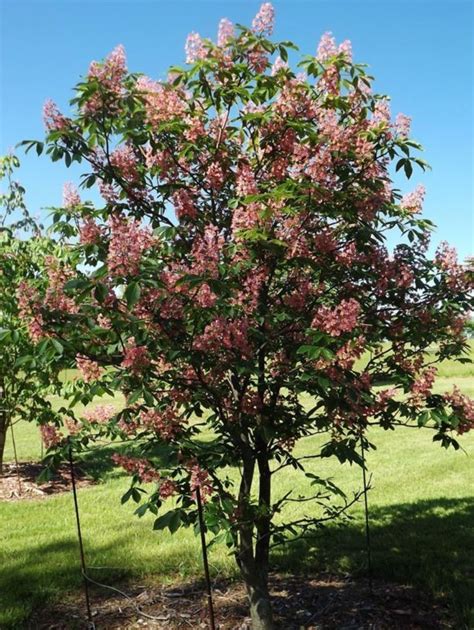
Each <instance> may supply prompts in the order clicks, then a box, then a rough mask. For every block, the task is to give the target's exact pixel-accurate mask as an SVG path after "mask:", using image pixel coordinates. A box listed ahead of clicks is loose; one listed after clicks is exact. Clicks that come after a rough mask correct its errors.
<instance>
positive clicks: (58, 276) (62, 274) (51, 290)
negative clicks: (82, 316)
mask: <svg viewBox="0 0 474 630" xmlns="http://www.w3.org/2000/svg"><path fill="white" fill-rule="evenodd" d="M44 264H45V267H46V273H47V274H48V288H47V291H46V295H45V299H44V303H45V305H46V306H48V307H49V308H51V309H52V310H57V311H63V312H65V313H77V306H76V303H75V302H74V299H73V298H70V297H68V296H67V295H65V293H64V285H65V284H66V282H67V281H68V280H70V279H71V277H72V270H71V269H70V267H68V266H66V265H64V264H61V262H60V261H59V260H58V259H57V258H55V257H54V256H46V257H45V259H44Z"/></svg>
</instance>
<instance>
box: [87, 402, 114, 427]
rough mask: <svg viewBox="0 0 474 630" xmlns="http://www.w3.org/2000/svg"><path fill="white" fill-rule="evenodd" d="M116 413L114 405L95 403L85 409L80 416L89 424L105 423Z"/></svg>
mask: <svg viewBox="0 0 474 630" xmlns="http://www.w3.org/2000/svg"><path fill="white" fill-rule="evenodd" d="M116 413H117V409H116V408H115V407H114V405H96V406H95V407H92V409H85V410H84V412H83V414H82V416H83V418H84V419H85V420H87V421H88V422H90V423H91V424H107V422H108V421H109V420H110V419H111V418H113V417H114V416H115V414H116Z"/></svg>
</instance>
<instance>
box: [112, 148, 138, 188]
mask: <svg viewBox="0 0 474 630" xmlns="http://www.w3.org/2000/svg"><path fill="white" fill-rule="evenodd" d="M110 163H111V165H112V166H113V167H114V168H116V169H117V171H118V172H119V174H120V176H121V177H122V178H123V179H124V180H125V181H126V182H127V183H129V184H136V183H137V181H138V179H139V175H138V170H137V165H138V162H137V158H136V156H135V153H134V152H133V149H132V147H131V146H130V145H128V144H126V145H122V146H120V147H117V148H116V149H115V150H114V151H112V153H111V154H110Z"/></svg>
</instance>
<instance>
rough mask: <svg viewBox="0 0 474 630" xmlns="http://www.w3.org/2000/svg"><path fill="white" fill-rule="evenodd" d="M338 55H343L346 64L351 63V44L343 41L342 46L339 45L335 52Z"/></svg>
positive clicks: (347, 40) (346, 40)
mask: <svg viewBox="0 0 474 630" xmlns="http://www.w3.org/2000/svg"><path fill="white" fill-rule="evenodd" d="M337 52H338V53H339V54H340V55H343V56H344V58H345V60H346V61H348V62H351V61H352V43H351V41H350V40H349V39H345V40H344V41H343V42H342V44H339V48H338V51H337Z"/></svg>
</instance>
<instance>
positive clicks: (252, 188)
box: [235, 162, 258, 197]
mask: <svg viewBox="0 0 474 630" xmlns="http://www.w3.org/2000/svg"><path fill="white" fill-rule="evenodd" d="M235 192H236V193H237V195H239V196H240V197H246V196H247V195H255V194H257V193H258V188H257V183H256V181H255V175H254V172H253V170H252V167H251V166H250V164H248V163H246V162H245V163H242V164H240V165H239V167H238V169H237V175H236V178H235Z"/></svg>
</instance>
